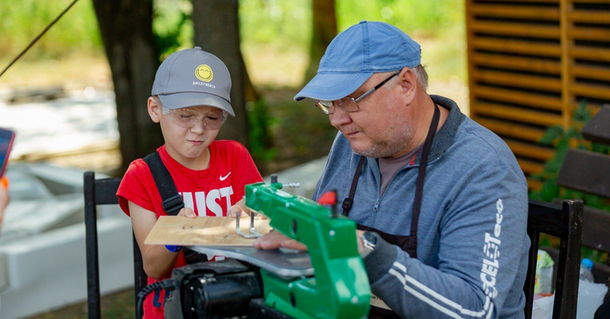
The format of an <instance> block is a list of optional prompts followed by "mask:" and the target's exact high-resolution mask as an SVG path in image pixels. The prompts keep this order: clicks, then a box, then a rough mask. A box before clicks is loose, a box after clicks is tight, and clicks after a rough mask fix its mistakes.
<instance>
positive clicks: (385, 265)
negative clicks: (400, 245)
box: [363, 233, 396, 284]
mask: <svg viewBox="0 0 610 319" xmlns="http://www.w3.org/2000/svg"><path fill="white" fill-rule="evenodd" d="M373 234H374V235H375V236H376V237H377V242H376V244H375V249H374V250H373V251H372V252H371V253H370V254H368V256H366V258H364V259H363V261H364V266H365V267H366V272H367V274H368V277H369V282H370V283H371V284H372V283H374V282H375V281H377V280H378V279H379V278H381V277H382V276H383V275H385V274H386V273H387V272H388V270H389V269H390V268H391V267H392V264H394V261H395V260H396V247H394V245H391V244H390V243H388V242H387V241H385V240H383V238H381V236H379V234H377V233H373Z"/></svg>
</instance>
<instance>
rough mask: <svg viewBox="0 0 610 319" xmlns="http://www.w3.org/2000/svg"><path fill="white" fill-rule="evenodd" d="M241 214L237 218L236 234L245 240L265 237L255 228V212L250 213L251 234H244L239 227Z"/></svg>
mask: <svg viewBox="0 0 610 319" xmlns="http://www.w3.org/2000/svg"><path fill="white" fill-rule="evenodd" d="M240 215H241V212H240V213H238V214H237V215H236V216H235V232H236V233H237V234H239V235H240V236H242V237H244V238H258V237H261V236H263V234H261V233H259V232H257V231H256V228H254V216H255V215H256V213H255V212H254V211H250V234H244V233H243V232H242V231H241V229H240V227H239V217H240Z"/></svg>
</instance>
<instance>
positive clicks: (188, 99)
mask: <svg viewBox="0 0 610 319" xmlns="http://www.w3.org/2000/svg"><path fill="white" fill-rule="evenodd" d="M159 99H161V103H163V106H164V107H167V108H168V109H170V110H175V109H181V108H184V107H192V106H202V105H204V106H211V107H215V108H219V109H221V110H223V111H226V112H227V113H229V115H231V116H233V117H235V112H234V111H233V107H231V103H229V101H227V100H225V99H223V98H221V97H218V96H216V95H213V94H207V93H195V92H184V93H174V94H163V95H159Z"/></svg>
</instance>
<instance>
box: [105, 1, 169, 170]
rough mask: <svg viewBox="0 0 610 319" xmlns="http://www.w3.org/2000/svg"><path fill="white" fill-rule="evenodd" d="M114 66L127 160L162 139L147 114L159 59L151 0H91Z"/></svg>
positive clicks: (122, 146) (124, 165)
mask: <svg viewBox="0 0 610 319" xmlns="http://www.w3.org/2000/svg"><path fill="white" fill-rule="evenodd" d="M93 5H94V8H95V13H96V15H97V20H98V23H99V26H100V30H101V34H102V40H103V42H104V47H105V50H106V56H107V58H108V62H109V64H110V70H111V71H112V82H113V83H114V92H115V95H116V106H117V120H118V124H119V134H120V150H121V155H122V157H123V159H122V167H121V171H124V170H125V169H126V168H127V166H128V165H129V163H130V162H131V161H132V160H134V159H136V158H140V157H143V156H146V155H147V154H149V153H151V152H153V151H154V150H155V149H156V148H157V147H159V146H160V145H162V144H163V136H162V134H161V129H160V128H159V125H158V124H156V123H153V122H152V121H151V120H150V117H149V116H148V112H147V108H146V100H147V99H148V97H149V96H150V92H151V88H152V84H153V81H154V78H155V73H156V70H157V67H158V66H159V60H158V58H157V56H158V55H157V52H156V49H155V45H154V37H153V32H152V13H153V3H152V0H121V1H106V0H93Z"/></svg>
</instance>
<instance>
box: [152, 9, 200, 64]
mask: <svg viewBox="0 0 610 319" xmlns="http://www.w3.org/2000/svg"><path fill="white" fill-rule="evenodd" d="M192 11H193V7H192V5H191V2H190V1H184V0H180V1H177V0H173V1H172V0H157V1H155V3H154V11H153V35H154V37H155V45H156V49H157V52H159V58H160V59H159V60H161V61H162V60H164V59H165V58H166V57H167V56H168V55H170V54H172V53H174V52H176V51H178V50H179V49H181V48H189V47H192V46H193V32H194V31H193V22H192V21H191V13H192Z"/></svg>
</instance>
